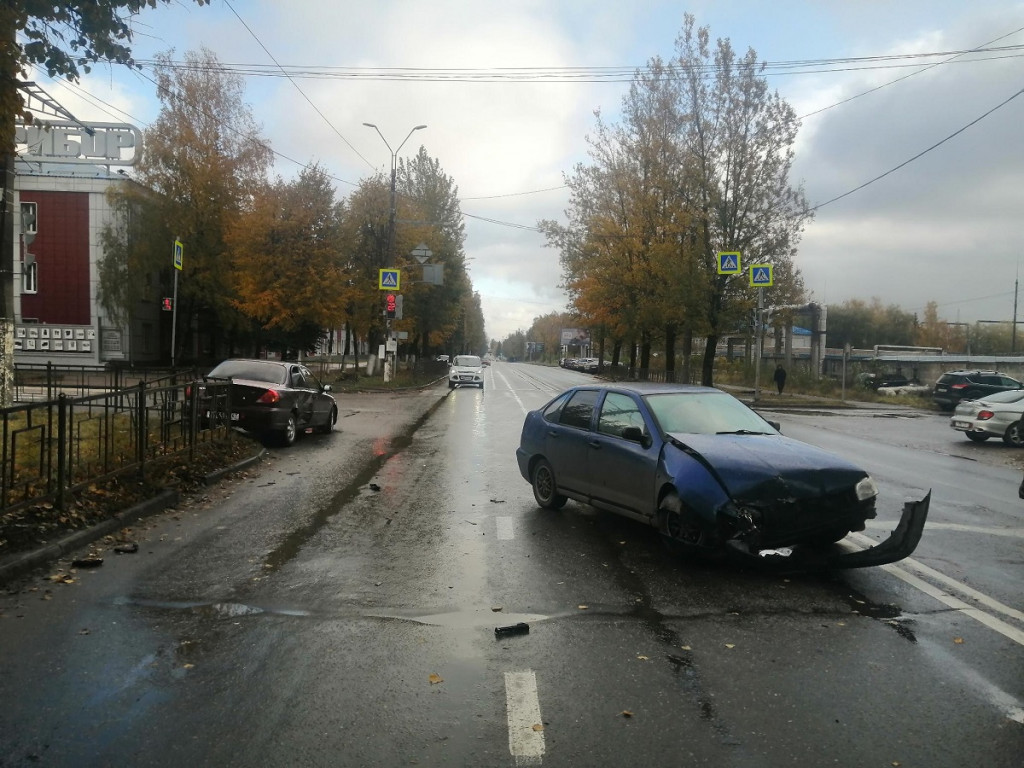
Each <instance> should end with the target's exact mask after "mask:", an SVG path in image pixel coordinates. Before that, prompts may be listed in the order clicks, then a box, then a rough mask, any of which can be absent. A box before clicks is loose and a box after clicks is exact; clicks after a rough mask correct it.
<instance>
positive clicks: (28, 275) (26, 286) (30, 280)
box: [21, 261, 39, 293]
mask: <svg viewBox="0 0 1024 768" xmlns="http://www.w3.org/2000/svg"><path fill="white" fill-rule="evenodd" d="M38 290H39V265H38V264H36V262H35V261H32V262H30V263H28V264H25V263H23V264H22V266H21V292H22V293H36V292H37V291H38Z"/></svg>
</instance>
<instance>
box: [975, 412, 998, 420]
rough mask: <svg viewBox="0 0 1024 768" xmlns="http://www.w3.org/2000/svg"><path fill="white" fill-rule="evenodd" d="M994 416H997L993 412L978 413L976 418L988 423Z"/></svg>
mask: <svg viewBox="0 0 1024 768" xmlns="http://www.w3.org/2000/svg"><path fill="white" fill-rule="evenodd" d="M993 416H995V414H994V413H992V411H978V415H977V416H975V417H974V418H976V419H977V420H978V421H987V420H988V419H991V418H992V417H993Z"/></svg>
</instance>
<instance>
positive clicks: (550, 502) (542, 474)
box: [532, 459, 568, 509]
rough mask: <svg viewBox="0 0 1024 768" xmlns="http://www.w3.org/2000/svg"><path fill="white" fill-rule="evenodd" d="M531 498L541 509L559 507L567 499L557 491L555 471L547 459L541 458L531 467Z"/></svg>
mask: <svg viewBox="0 0 1024 768" xmlns="http://www.w3.org/2000/svg"><path fill="white" fill-rule="evenodd" d="M532 485H533V498H534V499H536V501H537V506H539V507H541V508H543V509H561V508H562V507H564V506H565V502H566V501H568V499H567V498H566V497H565V496H563V495H562V494H560V493H559V492H558V486H557V484H556V483H555V471H554V470H553V469H551V465H550V464H548V462H547V460H545V459H541V460H540V461H538V462H537V463H536V464H535V465H534V467H533V481H532Z"/></svg>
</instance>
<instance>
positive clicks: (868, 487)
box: [853, 476, 878, 501]
mask: <svg viewBox="0 0 1024 768" xmlns="http://www.w3.org/2000/svg"><path fill="white" fill-rule="evenodd" d="M853 490H854V493H856V494H857V501H867V500H868V499H873V498H874V497H875V496H877V495H878V486H877V485H875V481H874V480H872V479H871V477H870V476H868V477H865V478H864V479H863V480H861V481H860V482H859V483H857V485H856V486H854V488H853Z"/></svg>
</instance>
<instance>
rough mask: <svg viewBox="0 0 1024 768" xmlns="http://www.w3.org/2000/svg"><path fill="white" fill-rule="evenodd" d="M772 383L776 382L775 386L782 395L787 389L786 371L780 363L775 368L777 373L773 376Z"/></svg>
mask: <svg viewBox="0 0 1024 768" xmlns="http://www.w3.org/2000/svg"><path fill="white" fill-rule="evenodd" d="M772 381H774V382H775V386H776V387H778V388H779V394H780V395H781V394H782V390H783V389H785V388H786V369H785V368H783V367H782V363H779V364H778V365H777V366H776V367H775V373H774V375H773V376H772Z"/></svg>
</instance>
